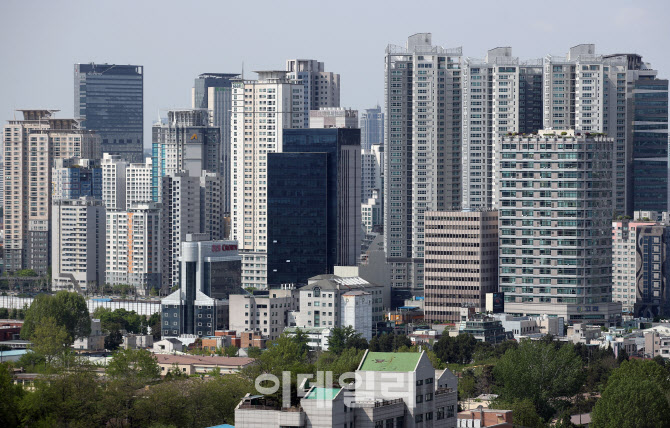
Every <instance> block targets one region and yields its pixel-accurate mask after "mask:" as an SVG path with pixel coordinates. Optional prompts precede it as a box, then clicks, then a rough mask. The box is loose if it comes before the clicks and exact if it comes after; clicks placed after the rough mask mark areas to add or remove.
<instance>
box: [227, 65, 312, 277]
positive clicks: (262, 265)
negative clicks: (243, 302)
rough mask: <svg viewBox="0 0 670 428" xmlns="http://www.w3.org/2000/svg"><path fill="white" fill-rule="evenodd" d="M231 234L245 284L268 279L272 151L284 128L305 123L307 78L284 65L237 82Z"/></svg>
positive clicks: (277, 146) (279, 147)
mask: <svg viewBox="0 0 670 428" xmlns="http://www.w3.org/2000/svg"><path fill="white" fill-rule="evenodd" d="M232 103H233V114H232V125H231V126H232V130H231V134H232V135H231V141H232V142H231V148H232V154H231V158H232V168H231V186H232V188H231V194H232V195H231V199H232V207H231V239H233V240H236V241H237V242H238V245H239V250H240V254H241V255H242V258H243V260H242V287H265V286H266V283H267V154H268V153H273V152H281V151H282V137H283V135H282V130H283V129H286V128H303V127H304V125H305V114H306V111H305V100H304V88H303V85H302V84H297V83H295V82H293V81H292V80H290V79H289V78H288V77H287V72H285V71H259V72H258V80H241V79H240V80H236V81H234V82H233V101H232Z"/></svg>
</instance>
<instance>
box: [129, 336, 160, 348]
mask: <svg viewBox="0 0 670 428" xmlns="http://www.w3.org/2000/svg"><path fill="white" fill-rule="evenodd" d="M153 346H154V337H153V335H151V334H126V335H124V336H123V343H122V344H121V347H122V348H123V349H147V348H153Z"/></svg>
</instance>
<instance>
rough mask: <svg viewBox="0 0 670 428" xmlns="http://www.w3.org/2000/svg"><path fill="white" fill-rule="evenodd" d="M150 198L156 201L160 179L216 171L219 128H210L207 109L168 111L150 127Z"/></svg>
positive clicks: (219, 140)
mask: <svg viewBox="0 0 670 428" xmlns="http://www.w3.org/2000/svg"><path fill="white" fill-rule="evenodd" d="M151 157H152V162H153V172H152V197H153V198H154V201H156V202H161V201H160V181H161V177H164V176H166V175H170V174H172V175H174V174H177V173H180V172H186V173H188V175H189V176H191V177H200V175H202V171H207V172H216V173H218V172H220V169H221V128H220V126H212V125H210V121H209V111H208V110H207V109H183V110H170V111H168V117H167V120H166V121H161V122H160V123H156V124H154V126H153V127H152V152H151Z"/></svg>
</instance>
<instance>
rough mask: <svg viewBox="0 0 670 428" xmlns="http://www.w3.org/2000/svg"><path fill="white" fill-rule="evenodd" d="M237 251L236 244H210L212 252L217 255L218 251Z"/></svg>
mask: <svg viewBox="0 0 670 428" xmlns="http://www.w3.org/2000/svg"><path fill="white" fill-rule="evenodd" d="M235 250H237V244H234V245H219V244H212V252H214V253H218V252H219V251H235Z"/></svg>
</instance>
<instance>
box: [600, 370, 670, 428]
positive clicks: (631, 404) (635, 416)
mask: <svg viewBox="0 0 670 428" xmlns="http://www.w3.org/2000/svg"><path fill="white" fill-rule="evenodd" d="M669 392H670V378H669V376H668V371H667V370H666V369H665V368H664V367H661V366H660V365H659V364H657V363H656V362H655V361H639V360H631V361H624V362H623V363H622V364H621V366H620V367H619V368H618V369H616V370H614V372H613V373H612V375H611V376H610V378H609V380H608V381H607V386H606V388H605V391H603V394H602V397H601V398H600V400H598V402H597V403H596V405H595V407H594V408H593V413H592V424H591V426H592V427H595V428H600V427H623V428H633V427H637V428H652V427H659V428H660V427H665V426H668V425H667V424H668V423H669V421H670V403H669V402H668V400H669V396H668V394H669Z"/></svg>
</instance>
